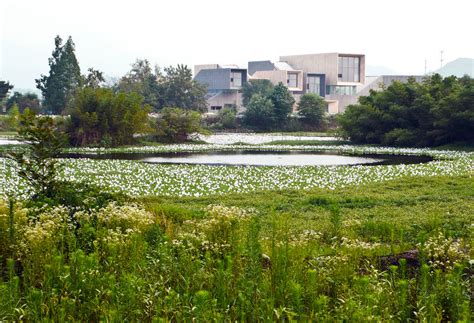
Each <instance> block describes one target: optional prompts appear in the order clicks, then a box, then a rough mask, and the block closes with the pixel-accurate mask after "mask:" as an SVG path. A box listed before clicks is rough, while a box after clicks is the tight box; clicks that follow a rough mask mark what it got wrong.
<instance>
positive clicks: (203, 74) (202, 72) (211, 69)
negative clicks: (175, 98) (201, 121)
mask: <svg viewBox="0 0 474 323" xmlns="http://www.w3.org/2000/svg"><path fill="white" fill-rule="evenodd" d="M194 75H195V76H194V79H195V80H196V81H198V82H199V83H201V84H203V85H205V86H207V94H206V101H207V105H208V112H210V113H217V112H218V111H219V110H221V109H223V108H235V109H236V110H237V111H241V110H242V108H243V107H242V86H243V85H244V84H245V83H246V82H247V70H246V69H243V68H239V67H238V66H234V65H232V66H221V65H219V64H208V65H196V66H195V67H194Z"/></svg>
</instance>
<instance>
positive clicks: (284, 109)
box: [269, 82, 295, 129]
mask: <svg viewBox="0 0 474 323" xmlns="http://www.w3.org/2000/svg"><path fill="white" fill-rule="evenodd" d="M269 98H270V100H271V101H272V103H273V115H274V121H275V127H277V128H280V129H281V128H283V127H284V126H285V125H286V123H287V121H288V116H289V114H290V113H291V111H292V109H293V104H294V103H295V99H294V98H293V95H292V94H291V93H290V91H288V88H287V87H286V86H284V85H283V83H281V82H280V83H279V84H278V85H277V86H275V87H274V88H273V91H272V93H271V94H270V97H269Z"/></svg>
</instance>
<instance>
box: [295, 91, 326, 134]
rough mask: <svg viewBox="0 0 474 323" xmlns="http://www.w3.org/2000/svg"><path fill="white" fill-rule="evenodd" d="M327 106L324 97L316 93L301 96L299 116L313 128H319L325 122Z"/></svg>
mask: <svg viewBox="0 0 474 323" xmlns="http://www.w3.org/2000/svg"><path fill="white" fill-rule="evenodd" d="M326 107H327V104H326V102H325V101H324V99H323V98H322V97H320V96H319V95H316V94H314V93H306V94H303V95H302V96H301V99H300V102H299V103H298V116H299V117H300V118H301V120H302V121H303V122H304V123H306V124H308V125H312V126H319V125H321V123H322V122H323V121H324V114H325V113H326Z"/></svg>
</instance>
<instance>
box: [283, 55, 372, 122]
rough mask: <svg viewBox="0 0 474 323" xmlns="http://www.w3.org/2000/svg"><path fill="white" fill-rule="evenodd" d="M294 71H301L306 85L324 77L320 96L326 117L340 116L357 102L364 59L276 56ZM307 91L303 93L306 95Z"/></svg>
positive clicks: (334, 56)
mask: <svg viewBox="0 0 474 323" xmlns="http://www.w3.org/2000/svg"><path fill="white" fill-rule="evenodd" d="M280 61H284V62H286V63H288V64H289V65H291V66H292V67H293V68H295V69H299V70H302V71H303V72H304V74H305V80H306V82H307V83H308V84H309V83H310V81H311V77H314V76H313V75H324V83H325V87H324V90H323V91H322V92H321V93H320V95H321V96H322V97H324V98H325V99H326V102H327V103H328V113H329V114H336V113H341V112H344V110H345V108H346V107H347V106H348V105H349V104H353V103H356V102H357V98H358V96H357V88H358V87H361V86H363V84H364V82H365V55H362V54H343V53H324V54H306V55H289V56H280ZM307 90H308V89H306V92H305V93H307V92H308V91H307Z"/></svg>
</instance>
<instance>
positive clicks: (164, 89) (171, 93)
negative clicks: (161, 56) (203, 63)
mask: <svg viewBox="0 0 474 323" xmlns="http://www.w3.org/2000/svg"><path fill="white" fill-rule="evenodd" d="M158 87H159V101H160V104H159V107H160V109H162V108H166V107H176V108H181V109H187V110H196V111H201V112H204V111H206V110H207V102H206V99H205V95H206V93H207V90H206V87H205V86H203V85H202V84H200V83H199V82H197V81H195V80H193V74H192V71H191V69H189V68H188V67H187V66H186V65H178V66H176V67H173V66H169V67H166V68H165V69H164V75H162V77H161V78H160V79H159V80H158Z"/></svg>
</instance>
